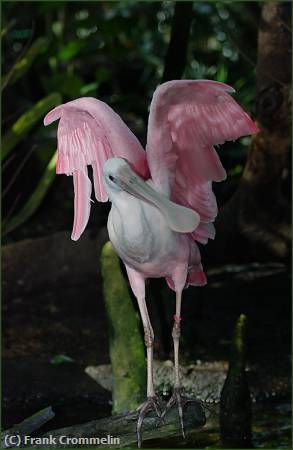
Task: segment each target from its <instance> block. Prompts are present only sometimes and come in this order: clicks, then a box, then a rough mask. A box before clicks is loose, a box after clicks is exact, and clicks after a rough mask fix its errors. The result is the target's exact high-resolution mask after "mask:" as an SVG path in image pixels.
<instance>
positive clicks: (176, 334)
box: [162, 289, 204, 438]
mask: <svg viewBox="0 0 293 450" xmlns="http://www.w3.org/2000/svg"><path fill="white" fill-rule="evenodd" d="M181 300H182V289H178V290H176V313H175V315H174V325H173V330H172V337H173V343H174V372H175V383H174V390H173V394H172V396H171V398H170V400H169V401H168V403H167V405H166V408H165V410H164V412H163V414H162V417H164V415H165V414H166V413H167V412H168V410H169V409H171V408H172V407H173V406H174V405H177V408H178V414H179V420H180V426H181V431H182V435H183V437H184V438H185V430H184V421H183V410H184V407H185V405H186V404H187V403H189V402H195V403H196V404H197V405H198V407H199V408H200V409H201V411H203V409H202V406H201V405H200V402H199V401H198V400H197V399H195V398H194V399H193V398H189V397H185V396H184V395H183V389H182V386H181V383H180V376H179V340H180V334H181V324H180V322H181ZM202 414H204V413H203V412H202Z"/></svg>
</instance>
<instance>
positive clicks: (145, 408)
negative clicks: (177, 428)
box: [136, 395, 162, 448]
mask: <svg viewBox="0 0 293 450" xmlns="http://www.w3.org/2000/svg"><path fill="white" fill-rule="evenodd" d="M151 410H154V411H155V412H156V414H157V416H158V417H161V414H162V413H161V405H160V400H159V397H158V396H157V395H154V396H152V397H148V398H147V399H146V401H145V402H144V403H142V405H140V406H139V407H138V408H137V411H139V416H138V420H137V425H136V432H137V443H138V447H139V448H140V447H141V443H142V436H141V429H142V424H143V421H144V418H145V416H146V414H147V413H148V412H149V411H151Z"/></svg>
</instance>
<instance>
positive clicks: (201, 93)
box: [147, 80, 258, 243]
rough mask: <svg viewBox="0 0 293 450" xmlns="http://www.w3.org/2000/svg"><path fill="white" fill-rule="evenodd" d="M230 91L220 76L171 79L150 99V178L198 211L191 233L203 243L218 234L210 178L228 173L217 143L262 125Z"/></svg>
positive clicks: (169, 193) (178, 201) (172, 195)
mask: <svg viewBox="0 0 293 450" xmlns="http://www.w3.org/2000/svg"><path fill="white" fill-rule="evenodd" d="M232 92H234V89H233V88H231V87H230V86H228V85H226V84H224V83H220V82H216V81H209V80H198V81H193V80H179V81H169V82H167V83H164V84H162V85H161V86H159V87H158V88H157V90H156V91H155V93H154V96H153V100H152V103H151V108H150V115H149V124H148V137H147V160H148V164H149V169H150V173H151V177H152V180H153V182H154V184H155V185H156V186H157V188H158V189H160V190H161V191H162V192H164V193H166V194H167V195H168V196H169V197H170V198H171V200H173V201H174V202H176V203H179V204H181V205H184V206H187V207H189V208H192V209H194V210H195V211H197V212H198V213H199V215H200V217H201V223H200V225H199V227H198V228H197V229H196V230H195V232H193V233H192V234H193V237H194V238H195V239H196V240H197V241H199V242H201V243H206V242H207V240H208V238H214V234H215V229H214V226H213V223H212V222H213V221H214V220H215V217H216V215H217V203H216V199H215V196H214V193H213V190H212V181H221V180H224V179H225V178H226V172H225V169H224V167H223V166H222V164H221V161H220V159H219V157H218V155H217V153H216V151H215V149H214V145H217V144H223V143H224V142H225V141H231V140H235V139H237V138H239V137H240V136H245V135H248V134H253V133H256V132H257V131H258V129H257V127H256V126H255V125H254V123H253V121H252V120H251V119H250V117H249V116H248V115H247V114H246V113H245V112H244V111H243V109H242V108H241V107H240V106H239V105H238V104H237V103H236V101H235V100H234V99H233V98H232V97H231V95H229V93H232Z"/></svg>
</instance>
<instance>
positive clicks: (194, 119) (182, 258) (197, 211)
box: [44, 80, 258, 446]
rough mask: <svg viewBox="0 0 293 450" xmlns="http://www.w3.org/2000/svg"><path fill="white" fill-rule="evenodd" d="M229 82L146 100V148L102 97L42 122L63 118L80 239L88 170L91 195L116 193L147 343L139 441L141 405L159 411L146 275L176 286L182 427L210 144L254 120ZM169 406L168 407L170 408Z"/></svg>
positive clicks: (116, 221)
mask: <svg viewBox="0 0 293 450" xmlns="http://www.w3.org/2000/svg"><path fill="white" fill-rule="evenodd" d="M232 92H234V89H233V88H231V87H230V86H228V85H226V84H224V83H220V82H216V81H210V80H197V81H194V80H179V81H169V82H167V83H164V84H162V85H161V86H159V87H158V88H157V89H156V91H155V93H154V95H153V99H152V103H151V107H150V114H149V122H148V132H147V146H146V152H145V151H144V149H143V148H142V146H141V145H140V143H139V141H138V140H137V138H136V137H135V136H134V134H132V132H131V131H130V130H129V128H128V127H127V126H126V125H125V123H124V122H123V121H122V120H121V118H120V117H119V116H118V115H117V114H116V113H115V112H114V111H113V110H112V109H111V108H110V107H109V106H108V105H107V104H105V103H103V102H101V101H99V100H96V99H94V98H87V97H85V98H79V99H77V100H74V101H71V102H68V103H66V104H63V105H60V106H58V107H57V108H55V109H53V110H52V111H51V112H49V113H48V114H47V115H46V117H45V119H44V124H45V125H49V124H50V123H51V122H53V121H55V120H57V119H60V122H59V126H58V132H57V136H58V160H57V169H56V170H57V173H58V174H66V175H73V184H74V191H75V198H74V223H73V231H72V236H71V238H72V239H73V240H77V239H79V237H80V235H81V234H82V232H83V231H84V229H85V227H86V225H87V222H88V219H89V214H90V206H91V198H90V197H91V190H92V187H91V182H90V179H89V178H88V174H87V166H88V165H91V166H92V169H93V180H94V190H95V196H96V199H97V200H98V201H101V202H106V201H107V200H108V199H109V200H110V201H111V202H112V207H111V211H110V213H109V217H108V231H109V237H110V240H111V242H112V244H113V246H114V248H115V249H116V251H117V253H118V255H119V256H120V257H121V259H122V260H123V262H124V264H125V267H126V270H127V274H128V278H129V283H130V286H131V288H132V291H133V293H134V295H135V297H136V298H137V302H138V306H139V310H140V314H141V318H142V322H143V327H144V338H145V345H146V348H147V399H146V401H145V402H144V403H143V405H142V406H141V407H140V412H139V418H138V423H137V434H138V444H139V446H140V445H141V427H142V423H143V420H144V417H145V415H146V413H147V412H148V411H149V410H151V409H154V410H155V412H156V413H157V415H159V416H160V415H163V414H164V413H163V414H161V412H160V405H159V400H158V397H157V396H156V394H155V391H154V386H153V341H154V333H153V330H152V326H151V322H150V318H149V315H148V311H147V307H146V302H145V280H146V279H147V278H159V277H165V278H166V281H167V283H168V285H169V287H170V288H171V289H172V290H174V291H175V293H176V311H175V315H174V326H173V331H172V337H173V341H174V370H175V384H174V392H173V395H172V397H171V399H170V401H169V402H168V404H167V407H166V410H168V409H169V408H171V407H172V406H173V405H174V404H177V407H178V412H179V417H180V424H181V429H182V433H183V436H184V425H183V407H184V404H185V403H186V401H187V399H186V398H184V396H183V395H182V389H181V385H180V377H179V358H178V356H179V337H180V320H181V318H180V311H181V296H182V290H183V289H184V288H186V287H188V286H189V285H193V286H203V285H205V284H206V276H205V274H204V272H203V267H202V265H201V257H200V252H199V248H198V246H197V244H196V242H197V241H198V242H200V243H201V244H206V243H207V242H208V239H214V237H215V228H214V225H213V222H214V220H215V217H216V215H217V203H216V199H215V195H214V193H213V190H212V181H222V180H224V179H225V178H226V172H225V169H224V168H223V166H222V164H221V162H220V159H219V157H218V155H217V153H216V151H215V149H214V145H217V144H223V143H224V142H225V141H230V140H235V139H237V138H239V137H240V136H244V135H249V134H253V133H256V132H257V131H258V129H257V128H256V126H255V125H254V123H253V122H252V120H251V119H250V118H249V116H248V115H247V114H246V113H245V112H244V111H243V109H242V108H241V107H240V106H239V105H238V104H237V103H236V101H235V100H234V99H233V98H232V97H231V95H230V94H231V93H232ZM166 410H165V411H166Z"/></svg>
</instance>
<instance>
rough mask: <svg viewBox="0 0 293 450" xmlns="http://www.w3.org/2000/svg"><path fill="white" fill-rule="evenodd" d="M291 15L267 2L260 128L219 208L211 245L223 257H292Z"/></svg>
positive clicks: (262, 23)
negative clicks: (234, 184)
mask: <svg viewBox="0 0 293 450" xmlns="http://www.w3.org/2000/svg"><path fill="white" fill-rule="evenodd" d="M290 15H291V5H290V3H272V2H265V3H264V4H263V7H262V13H261V20H260V24H259V32H258V61H257V96H256V103H255V116H256V122H257V125H258V127H259V128H260V130H261V131H260V133H258V134H257V135H256V136H254V138H253V139H252V143H251V147H250V150H249V154H248V158H247V162H246V166H245V168H244V173H243V176H242V179H241V181H240V183H239V186H238V189H237V191H236V192H235V194H234V195H233V196H232V198H231V199H230V201H228V203H227V204H226V205H224V207H223V208H222V210H221V211H220V213H219V216H218V220H217V224H216V227H217V239H216V240H215V242H214V243H212V244H210V245H209V246H208V247H209V248H208V249H207V252H208V253H209V254H210V255H211V256H212V257H214V256H216V255H218V259H221V260H223V257H224V255H226V256H227V257H228V258H230V259H231V256H232V258H233V257H235V258H238V259H239V255H242V256H243V257H244V258H249V259H252V258H256V259H263V258H264V259H267V258H272V259H285V258H288V256H289V245H290V240H291V228H290V198H289V196H290V195H289V179H290V178H291V177H290V178H289V173H288V172H289V148H290V142H291V137H290V124H291V115H290V114H291V104H290V92H291V33H290V23H291V19H290ZM216 258H217V256H216Z"/></svg>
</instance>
